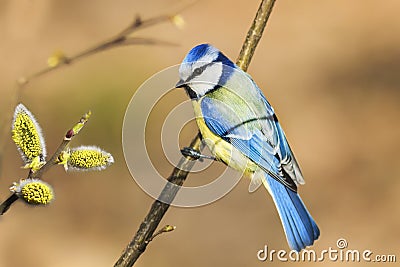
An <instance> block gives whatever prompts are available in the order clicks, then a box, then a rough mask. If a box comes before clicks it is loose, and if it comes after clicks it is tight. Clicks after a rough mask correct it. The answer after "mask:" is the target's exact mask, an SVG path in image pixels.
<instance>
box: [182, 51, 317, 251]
mask: <svg viewBox="0 0 400 267" xmlns="http://www.w3.org/2000/svg"><path fill="white" fill-rule="evenodd" d="M179 77H180V81H179V82H178V83H177V85H176V87H177V88H184V89H185V91H186V93H187V94H188V96H189V97H190V99H191V102H192V105H193V109H194V113H195V116H196V122H197V125H198V127H199V129H200V132H201V134H202V138H203V140H204V141H205V143H206V144H207V146H208V148H209V149H210V151H211V153H212V154H213V155H214V157H215V158H216V159H217V160H219V161H222V162H223V163H225V164H227V165H228V166H230V167H232V168H234V169H236V170H238V171H241V172H243V174H244V175H247V176H249V177H250V178H251V179H252V180H251V183H250V185H252V184H253V189H251V191H253V190H254V185H255V187H257V185H261V184H263V185H264V186H265V188H266V189H267V190H268V192H269V193H270V195H271V196H272V199H273V201H274V203H275V206H276V208H277V210H278V213H279V216H280V219H281V221H282V225H283V228H284V231H285V234H286V238H287V241H288V243H289V246H290V248H291V249H293V250H296V251H300V250H302V249H304V248H305V247H307V246H311V245H313V244H314V241H315V240H317V239H318V237H319V234H320V232H319V229H318V226H317V224H316V223H315V221H314V219H313V218H312V217H311V215H310V213H309V212H308V210H307V209H306V207H305V205H304V203H303V201H302V200H301V198H300V196H299V195H298V193H297V185H299V184H304V179H303V175H302V173H301V171H300V168H299V164H298V163H297V161H296V159H295V157H294V154H293V152H292V150H291V148H290V146H289V144H288V141H287V140H286V136H285V134H284V132H283V130H282V128H281V125H280V124H279V122H278V119H277V116H276V115H275V112H274V109H273V108H272V106H271V105H270V103H269V102H268V100H267V99H266V98H265V96H264V95H263V93H262V92H261V90H260V89H259V87H258V86H257V85H256V83H255V82H254V81H253V80H252V78H251V77H250V76H249V75H248V74H247V73H246V72H244V71H242V70H241V69H240V68H239V67H238V66H236V65H235V64H234V63H233V62H232V61H231V60H229V59H228V58H227V57H226V56H225V55H224V54H223V53H222V52H221V51H219V50H218V49H216V48H215V47H213V46H211V45H209V44H201V45H198V46H196V47H194V48H193V49H192V50H190V52H189V53H188V54H187V55H186V57H185V58H184V60H183V62H182V64H181V65H180V68H179ZM250 187H252V186H250Z"/></svg>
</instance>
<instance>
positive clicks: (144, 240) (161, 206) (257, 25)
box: [114, 0, 275, 267]
mask: <svg viewBox="0 0 400 267" xmlns="http://www.w3.org/2000/svg"><path fill="white" fill-rule="evenodd" d="M274 3H275V0H273V1H272V0H262V1H261V4H260V7H259V9H258V12H257V14H256V17H255V18H254V20H253V24H252V25H251V27H250V29H249V31H248V34H247V37H246V39H245V41H244V43H243V46H242V51H243V52H241V53H240V55H239V58H238V60H237V64H238V66H239V67H241V68H242V69H243V70H244V71H246V70H247V67H248V66H249V64H250V61H251V59H252V57H253V55H254V51H255V48H256V46H257V44H258V41H259V40H260V38H261V35H262V32H263V30H264V28H265V25H266V24H267V21H268V18H269V15H270V14H271V11H272V7H273V5H274ZM201 144H202V142H201V134H200V133H198V134H197V135H196V137H195V138H194V139H193V140H192V142H191V144H190V147H191V148H193V149H195V150H200V149H201V146H202V145H201ZM194 162H195V161H194V160H193V159H191V158H190V157H182V158H181V160H180V162H179V163H178V165H177V167H175V168H174V170H173V171H172V174H171V176H170V177H169V178H168V181H169V182H170V183H167V185H166V186H165V187H164V189H163V190H162V192H161V194H160V196H159V198H158V199H159V200H156V201H154V203H153V205H152V206H151V208H150V211H149V212H148V214H147V215H146V217H145V218H144V220H143V222H142V223H141V225H140V226H139V229H138V231H137V232H136V234H135V236H134V237H133V239H132V240H131V241H130V243H129V244H128V246H127V247H126V248H125V250H124V251H123V253H122V255H121V256H120V258H119V259H118V261H117V262H116V263H115V265H114V266H116V267H117V266H118V267H130V266H133V264H134V263H135V262H136V260H137V259H138V258H139V257H140V255H141V254H142V253H143V252H144V251H145V250H146V247H147V245H148V243H149V240H150V239H151V237H152V236H153V233H154V231H155V230H156V229H157V227H158V225H159V223H160V221H161V219H162V218H163V216H164V214H165V213H166V212H167V210H168V208H169V206H170V205H169V204H167V203H172V201H173V199H174V198H175V196H176V194H177V193H178V191H179V189H180V186H182V185H183V182H184V181H185V180H186V177H187V175H188V174H189V172H188V171H183V170H190V169H191V168H192V167H193V165H194ZM171 183H173V184H174V185H172V184H171ZM175 185H176V186H175Z"/></svg>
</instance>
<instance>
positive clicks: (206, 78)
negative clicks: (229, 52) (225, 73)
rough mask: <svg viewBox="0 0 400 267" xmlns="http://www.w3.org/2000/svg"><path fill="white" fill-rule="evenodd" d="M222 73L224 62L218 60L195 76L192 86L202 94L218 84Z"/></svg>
mask: <svg viewBox="0 0 400 267" xmlns="http://www.w3.org/2000/svg"><path fill="white" fill-rule="evenodd" d="M221 75H222V63H220V62H218V63H215V64H212V65H210V66H208V67H207V68H206V69H205V70H204V71H203V73H202V74H201V75H199V76H197V77H195V78H194V79H193V80H192V82H191V85H190V87H191V88H192V89H193V90H194V91H195V92H196V93H197V94H198V95H200V96H202V95H204V94H206V93H207V91H209V90H211V89H213V88H214V87H215V85H218V81H219V78H220V77H221Z"/></svg>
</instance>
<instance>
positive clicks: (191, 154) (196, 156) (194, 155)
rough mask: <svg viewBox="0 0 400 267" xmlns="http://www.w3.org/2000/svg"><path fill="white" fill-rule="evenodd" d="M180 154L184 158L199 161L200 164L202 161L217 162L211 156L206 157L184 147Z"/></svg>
mask: <svg viewBox="0 0 400 267" xmlns="http://www.w3.org/2000/svg"><path fill="white" fill-rule="evenodd" d="M181 153H182V155H184V156H186V157H191V158H192V159H194V160H200V161H201V162H203V160H204V159H210V160H217V159H216V158H215V157H213V156H207V155H203V154H201V152H200V151H198V150H196V149H194V148H192V147H184V148H183V149H181Z"/></svg>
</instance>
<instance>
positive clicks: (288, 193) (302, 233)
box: [266, 176, 319, 251]
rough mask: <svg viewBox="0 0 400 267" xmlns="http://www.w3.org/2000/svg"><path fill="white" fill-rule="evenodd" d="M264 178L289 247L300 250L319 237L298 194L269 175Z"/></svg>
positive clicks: (313, 222) (312, 220) (316, 228)
mask: <svg viewBox="0 0 400 267" xmlns="http://www.w3.org/2000/svg"><path fill="white" fill-rule="evenodd" d="M266 180H267V184H268V185H269V187H270V193H271V195H272V198H273V200H274V202H275V205H276V207H277V209H278V212H279V216H280V217H281V221H282V224H283V228H284V230H285V234H286V239H287V241H288V243H289V246H290V248H291V249H293V250H296V251H300V250H302V249H303V248H305V247H307V246H311V245H312V244H314V240H317V239H318V237H319V229H318V226H317V224H316V223H315V221H314V219H313V218H312V217H311V215H310V213H308V211H307V209H306V207H305V206H304V204H303V201H302V200H301V198H300V196H299V195H298V194H297V193H295V192H293V191H292V190H290V189H288V188H286V187H285V186H284V185H282V184H281V183H279V182H277V181H276V180H275V179H273V178H271V177H269V176H267V179H266Z"/></svg>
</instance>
